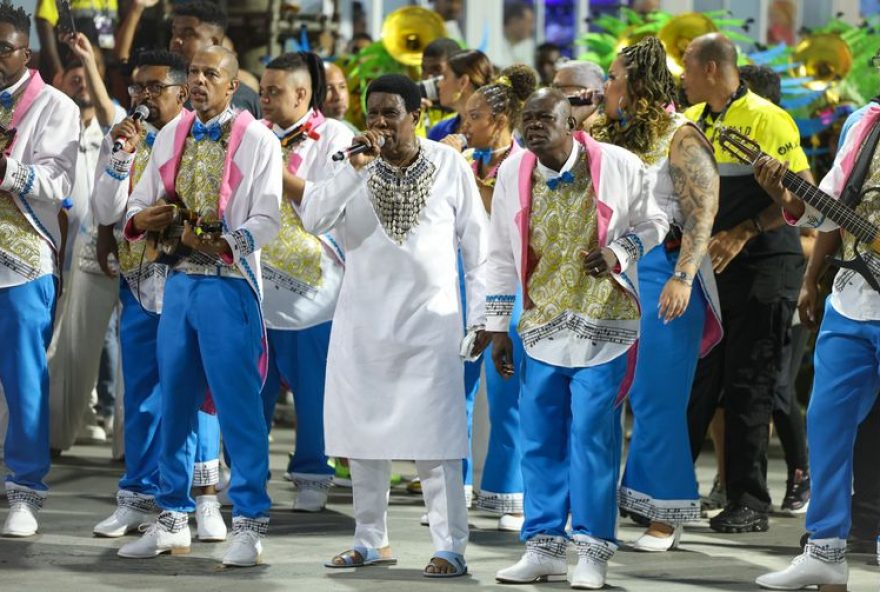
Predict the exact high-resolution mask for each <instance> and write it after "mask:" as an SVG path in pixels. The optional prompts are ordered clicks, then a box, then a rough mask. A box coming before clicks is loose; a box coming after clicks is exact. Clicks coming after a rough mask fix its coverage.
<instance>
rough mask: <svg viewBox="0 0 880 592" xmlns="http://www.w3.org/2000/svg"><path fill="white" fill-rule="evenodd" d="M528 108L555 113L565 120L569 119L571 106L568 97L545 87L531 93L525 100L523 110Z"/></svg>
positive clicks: (557, 90) (559, 91)
mask: <svg viewBox="0 0 880 592" xmlns="http://www.w3.org/2000/svg"><path fill="white" fill-rule="evenodd" d="M530 108H531V109H532V110H536V109H537V110H542V111H546V112H549V113H556V114H558V115H561V116H562V117H563V118H565V119H568V118H569V117H571V104H570V103H569V102H568V97H566V96H565V95H564V94H563V93H562V91H561V90H559V89H557V88H551V87H546V88H540V89H538V90H536V91H535V92H533V93H532V96H530V97H529V98H528V99H526V104H525V105H524V106H523V110H526V109H530Z"/></svg>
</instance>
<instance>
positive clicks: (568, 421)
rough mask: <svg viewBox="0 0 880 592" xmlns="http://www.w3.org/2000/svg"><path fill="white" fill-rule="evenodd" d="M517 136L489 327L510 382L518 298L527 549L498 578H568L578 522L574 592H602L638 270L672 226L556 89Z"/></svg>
mask: <svg viewBox="0 0 880 592" xmlns="http://www.w3.org/2000/svg"><path fill="white" fill-rule="evenodd" d="M521 129H522V133H523V139H524V140H525V144H526V148H527V149H528V150H525V151H523V152H520V153H518V154H516V155H514V156H510V157H508V158H507V160H505V161H504V163H503V164H502V165H501V168H500V170H499V172H498V178H497V181H496V185H495V193H494V196H493V198H492V219H491V231H490V236H489V262H488V264H487V268H488V269H487V272H488V273H487V281H488V287H487V294H488V296H487V305H486V316H487V321H486V329H487V330H488V331H492V332H493V334H492V335H493V339H492V359H493V361H494V363H495V367H496V368H497V369H498V372H499V374H501V375H502V376H507V377H509V376H510V375H511V374H513V370H514V368H513V363H514V362H513V345H512V343H511V340H510V337H509V335H508V332H507V328H508V326H509V323H510V316H511V314H512V312H513V304H514V299H515V296H516V293H517V291H519V290H521V291H522V297H523V302H525V303H527V304H526V305H525V306H524V310H523V312H522V316H521V317H520V322H519V327H518V330H519V334H520V336H521V337H522V342H523V346H524V348H525V356H524V357H523V368H521V369H520V376H521V377H522V391H521V395H520V433H521V435H522V450H523V459H522V472H523V482H524V485H525V504H524V505H525V523H524V524H523V528H522V534H521V538H522V540H523V541H524V542H525V543H526V552H525V554H524V555H523V557H522V559H520V561H519V562H518V563H516V564H515V565H513V566H511V567H509V568H507V569H503V570H501V571H499V572H498V573H497V574H496V576H495V578H496V579H497V580H498V581H500V582H507V583H530V582H541V581H553V580H559V581H563V580H565V579H566V577H567V565H566V560H565V552H566V547H567V546H568V535H567V533H566V521H567V520H568V515H569V512H570V513H571V532H572V539H573V543H574V545H575V546H576V548H577V552H578V564H577V567H576V568H575V571H574V573H573V574H572V577H571V578H570V582H571V585H572V587H574V588H586V589H599V588H601V587H602V586H603V585H604V584H605V572H606V565H607V562H608V560H609V559H610V558H611V556H612V555H613V554H614V551H615V549H616V548H617V544H616V542H615V540H616V523H617V520H616V518H617V493H616V487H617V481H618V473H619V470H620V449H621V430H620V409H621V407H620V403H621V402H622V400H623V397H624V396H625V395H626V392H627V389H628V387H629V384H630V382H631V380H630V379H631V377H632V372H633V370H634V362H635V356H634V355H629V354H631V353H632V352H633V349H634V346H635V344H636V342H637V341H638V336H639V295H638V290H637V286H638V285H639V283H638V277H637V273H636V272H637V266H636V263H637V262H638V260H639V258H640V257H641V256H642V255H643V254H644V253H645V252H647V251H648V250H650V249H652V248H653V247H654V246H655V245H657V244H659V242H660V240H661V239H662V238H663V237H664V236H665V235H666V232H667V230H668V228H669V226H668V223H667V221H666V217H665V216H664V214H663V212H661V211H660V209H659V207H658V206H657V204H656V203H655V202H654V201H653V197H652V195H651V194H649V193H647V192H643V191H642V182H643V179H644V171H643V167H642V163H641V161H640V160H639V159H638V158H637V157H636V156H634V155H633V154H632V153H630V152H628V151H626V150H624V149H622V148H618V147H617V146H611V145H609V144H600V143H599V142H596V141H595V140H593V139H592V138H590V136H588V135H587V134H586V133H584V132H581V131H577V132H575V131H574V130H575V121H574V118H573V117H572V114H571V107H570V105H569V103H568V99H567V97H566V96H565V95H564V94H563V93H562V92H560V91H559V90H557V89H546V88H545V89H541V90H539V91H537V92H536V93H535V94H533V95H532V96H531V97H530V98H529V100H528V101H527V102H526V104H525V107H524V108H523V113H522V128H521ZM600 176H601V179H602V182H601V184H600V183H599V178H600ZM523 195H525V196H528V200H529V201H527V202H526V204H525V205H523V204H522V202H521V196H523ZM559 220H567V221H568V222H567V223H565V224H559V222H558V221H559ZM523 253H528V254H529V257H528V259H529V260H528V261H523V257H522V255H523Z"/></svg>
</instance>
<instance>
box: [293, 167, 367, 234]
mask: <svg viewBox="0 0 880 592" xmlns="http://www.w3.org/2000/svg"><path fill="white" fill-rule="evenodd" d="M365 175H366V167H365V168H364V169H361V171H360V172H358V171H356V170H355V169H354V167H352V166H351V164H349V163H348V162H347V161H344V162H343V163H341V164H340V165H337V166H336V170H335V171H334V174H333V176H332V177H331V178H330V179H328V180H326V181H323V182H320V183H312V182H309V181H306V186H305V189H304V191H303V198H302V202H301V203H300V206H299V207H300V217H301V218H302V223H303V228H305V229H306V230H307V231H308V232H311V233H312V234H324V233H325V232H329V231H330V230H331V229H333V228H334V227H336V226H337V225H338V224H339V223H340V222H341V221H342V219H343V218H344V216H345V208H346V206H348V202H349V201H351V200H352V198H354V196H355V195H357V193H358V192H359V191H360V190H361V188H362V187H363V186H364V182H365Z"/></svg>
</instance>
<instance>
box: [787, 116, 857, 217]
mask: <svg viewBox="0 0 880 592" xmlns="http://www.w3.org/2000/svg"><path fill="white" fill-rule="evenodd" d="M855 136H856V134H855V133H853V132H852V131H850V133H848V134H847V136H846V142H845V144H844V145H843V146H842V147H841V149H840V150H838V151H837V156H835V157H834V164H833V165H832V166H831V170H830V171H828V173H827V174H826V175H825V176H824V177H823V178H822V182H821V183H819V189H820V190H822V191H823V192H825V193H827V194H828V195H830V196H831V197H833V198H834V199H839V198H840V195H839V194H838V187H843V185H844V183H845V182H846V175H845V174H844V171H843V166H841V163H842V162H843V159H844V158H846V156H847V154H848V153H849V151H850V150H854V149H856V147H855V146H853V145H852V142H853V141H854V138H855ZM782 216H783V217H784V218H785V221H786V222H787V223H788V224H789V225H790V226H800V227H802V228H815V229H816V230H818V231H819V232H828V231H831V230H836V229H837V228H839V226H838V225H837V223H836V222H834V221H833V220H831V218H828V217H827V216H826V215H825V214H823V213H822V212H820V211H819V210H817V209H816V208H814V207H813V206H811V205H810V204H808V203H804V215H803V216H801V217H800V218H795V217H794V216H792V215H790V214H789V213H788V212H786V211H785V210H783V211H782Z"/></svg>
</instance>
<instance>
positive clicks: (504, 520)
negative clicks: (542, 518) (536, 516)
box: [498, 514, 526, 532]
mask: <svg viewBox="0 0 880 592" xmlns="http://www.w3.org/2000/svg"><path fill="white" fill-rule="evenodd" d="M525 521H526V517H525V516H523V515H519V516H517V515H515V514H504V515H503V516H501V518H499V519H498V530H501V531H503V532H519V531H521V530H522V527H523V522H525Z"/></svg>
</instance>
